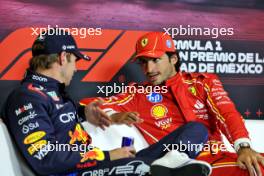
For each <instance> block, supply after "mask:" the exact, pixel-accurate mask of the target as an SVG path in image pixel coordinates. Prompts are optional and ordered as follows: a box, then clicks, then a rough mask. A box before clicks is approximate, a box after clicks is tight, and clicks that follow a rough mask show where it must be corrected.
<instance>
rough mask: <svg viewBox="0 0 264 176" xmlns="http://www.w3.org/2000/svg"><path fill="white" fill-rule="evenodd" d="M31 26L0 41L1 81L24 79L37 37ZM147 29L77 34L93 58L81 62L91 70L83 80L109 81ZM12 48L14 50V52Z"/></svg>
mask: <svg viewBox="0 0 264 176" xmlns="http://www.w3.org/2000/svg"><path fill="white" fill-rule="evenodd" d="M31 33H32V30H31V28H22V29H18V30H16V31H15V32H13V33H11V34H10V35H9V36H7V37H6V38H5V39H4V40H3V42H1V44H0V53H5V54H4V55H3V56H2V61H1V65H0V80H21V79H22V78H23V75H24V73H25V70H26V68H27V67H28V62H29V60H30V58H31V57H32V55H31V46H32V44H33V42H34V40H35V39H36V37H37V36H33V35H31ZM145 33H146V32H142V31H122V30H102V35H95V36H87V37H86V38H80V37H79V36H74V38H75V40H76V42H77V45H78V47H79V48H81V50H82V51H83V52H84V53H85V54H87V55H89V56H91V58H92V61H90V62H87V61H83V60H80V61H78V62H77V69H78V70H79V71H84V70H86V71H87V70H88V73H87V74H86V75H85V76H84V77H83V79H82V80H81V81H83V82H109V81H111V79H112V78H113V77H114V76H115V74H116V73H117V72H118V71H119V70H120V69H121V68H122V67H123V66H124V65H125V64H126V63H127V61H128V60H129V59H130V58H131V56H132V55H133V54H134V52H135V51H134V48H135V44H136V41H137V39H138V38H139V37H141V36H142V35H143V34H145ZM10 48H12V51H10Z"/></svg>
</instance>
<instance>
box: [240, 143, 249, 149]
mask: <svg viewBox="0 0 264 176" xmlns="http://www.w3.org/2000/svg"><path fill="white" fill-rule="evenodd" d="M239 146H240V148H248V147H250V145H249V143H247V142H245V143H241V144H239Z"/></svg>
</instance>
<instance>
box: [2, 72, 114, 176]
mask: <svg viewBox="0 0 264 176" xmlns="http://www.w3.org/2000/svg"><path fill="white" fill-rule="evenodd" d="M64 89H65V86H64V84H61V83H59V82H58V81H57V80H55V79H52V78H49V77H46V76H43V75H40V74H37V73H34V72H32V71H30V70H28V71H27V74H26V76H25V78H24V79H23V81H22V83H21V85H20V87H19V88H17V89H15V90H14V91H13V92H12V93H11V94H10V95H9V97H8V99H7V102H6V104H5V109H4V121H5V122H6V124H7V126H8V128H9V130H10V132H11V135H12V136H13V138H14V140H15V142H16V144H17V146H18V148H19V150H20V151H21V152H22V154H23V156H24V157H25V158H26V160H27V162H28V163H29V164H30V166H31V167H32V168H33V170H34V171H35V172H36V173H37V174H38V175H53V174H67V173H72V172H76V171H78V170H80V169H87V168H89V167H93V166H97V165H98V164H99V163H100V162H103V161H109V160H110V159H109V153H108V152H107V151H101V150H100V149H98V148H93V147H92V146H91V145H90V144H91V138H90V136H89V135H88V134H87V132H86V131H85V130H84V129H83V127H82V125H81V123H80V122H81V121H82V119H83V117H84V108H83V107H77V106H76V105H75V103H74V102H73V101H72V100H71V99H70V98H69V97H68V96H67V94H66V92H65V90H64Z"/></svg>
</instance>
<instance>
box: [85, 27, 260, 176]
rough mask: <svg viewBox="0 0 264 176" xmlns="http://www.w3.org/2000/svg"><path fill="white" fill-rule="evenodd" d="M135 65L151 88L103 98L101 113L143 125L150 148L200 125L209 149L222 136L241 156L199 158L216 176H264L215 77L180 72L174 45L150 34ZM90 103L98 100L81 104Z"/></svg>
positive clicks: (218, 154)
mask: <svg viewBox="0 0 264 176" xmlns="http://www.w3.org/2000/svg"><path fill="white" fill-rule="evenodd" d="M134 61H138V62H139V64H140V66H141V68H142V70H143V72H144V74H145V76H146V77H147V79H148V83H146V84H144V85H136V84H134V85H131V86H130V87H133V89H132V88H131V89H130V91H128V92H126V93H122V94H118V95H114V96H112V97H108V98H101V99H102V100H103V101H104V104H103V106H102V108H103V109H104V111H105V112H106V113H107V114H108V115H110V116H111V117H112V120H113V121H116V122H117V123H126V124H132V123H134V122H138V121H140V118H142V119H144V122H143V123H137V124H135V125H136V127H137V128H138V129H139V130H140V131H141V132H142V134H143V136H144V137H145V139H146V140H147V142H148V143H149V144H153V143H156V142H158V141H159V140H161V139H162V138H163V137H164V136H167V135H168V134H170V133H171V132H172V131H174V130H175V129H177V128H179V127H180V126H182V125H184V124H186V123H187V122H191V121H196V122H201V123H203V124H204V125H205V126H206V127H207V129H208V131H209V141H208V144H209V146H214V145H218V146H222V145H223V141H222V138H221V133H223V134H224V135H225V136H226V137H227V139H228V140H229V142H230V143H231V144H234V147H235V150H236V152H237V154H235V153H230V152H226V151H225V152H224V151H219V152H216V151H211V152H208V151H207V152H206V151H205V152H202V153H201V154H200V156H199V158H200V159H203V160H206V161H208V162H209V163H211V165H212V166H213V168H214V169H213V173H212V175H218V176H220V175H225V176H226V175H227V174H228V175H248V174H249V175H250V176H253V175H254V172H256V173H257V174H258V175H261V173H263V169H262V168H261V167H260V165H259V163H261V164H262V165H264V158H263V157H262V156H261V155H260V154H258V153H257V152H255V151H254V150H253V149H251V143H250V139H249V136H248V131H247V130H246V127H245V125H244V122H243V118H242V116H241V114H240V113H239V112H238V111H237V110H236V108H235V105H234V103H233V102H232V101H231V100H230V98H229V97H228V95H227V92H225V90H224V88H223V86H222V83H221V82H220V80H219V79H218V77H217V76H216V75H214V74H207V73H183V72H181V71H180V58H179V54H178V52H177V50H176V48H175V46H174V43H173V40H172V38H171V37H170V36H169V35H166V34H164V33H162V32H150V33H147V34H145V35H144V36H142V37H141V38H139V40H138V41H137V44H136V56H135V58H134ZM142 86H143V88H144V91H142ZM131 90H133V91H131ZM148 90H151V91H148ZM90 101H93V98H91V99H90V98H87V99H84V100H83V101H81V103H84V104H87V102H90ZM132 111H133V112H132ZM204 149H205V148H204Z"/></svg>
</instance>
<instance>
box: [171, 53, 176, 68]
mask: <svg viewBox="0 0 264 176" xmlns="http://www.w3.org/2000/svg"><path fill="white" fill-rule="evenodd" d="M170 60H171V63H172V64H173V65H175V64H176V63H177V62H178V57H177V55H176V54H173V55H172V56H171V58H170Z"/></svg>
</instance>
